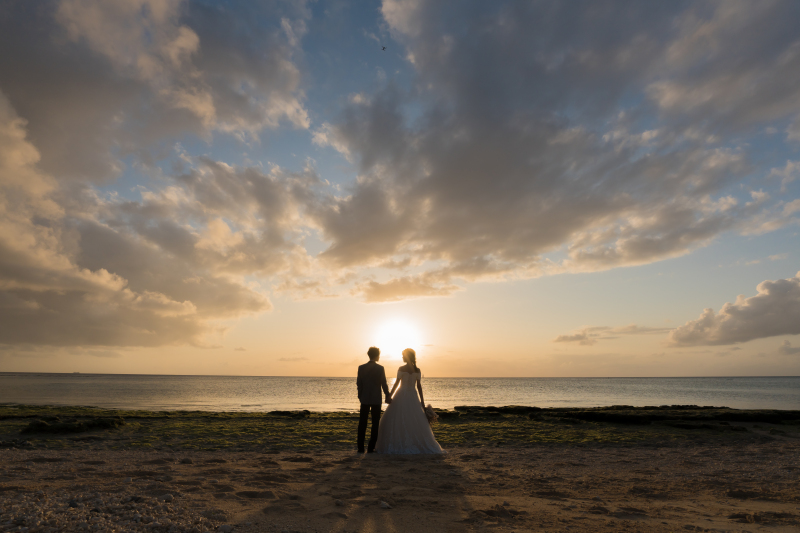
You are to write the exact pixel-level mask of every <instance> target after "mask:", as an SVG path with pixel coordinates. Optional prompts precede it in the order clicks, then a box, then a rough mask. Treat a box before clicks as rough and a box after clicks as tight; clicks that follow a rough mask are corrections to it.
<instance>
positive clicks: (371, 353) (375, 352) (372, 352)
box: [367, 346, 381, 359]
mask: <svg viewBox="0 0 800 533" xmlns="http://www.w3.org/2000/svg"><path fill="white" fill-rule="evenodd" d="M380 354H381V351H380V349H379V348H376V347H374V346H371V347H370V349H369V350H367V355H368V356H369V358H370V359H375V358H376V357H378V356H379V355H380Z"/></svg>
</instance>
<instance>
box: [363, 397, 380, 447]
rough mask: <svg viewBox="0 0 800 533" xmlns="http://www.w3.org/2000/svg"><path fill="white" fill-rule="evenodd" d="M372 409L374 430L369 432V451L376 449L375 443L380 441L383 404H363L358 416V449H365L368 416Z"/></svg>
mask: <svg viewBox="0 0 800 533" xmlns="http://www.w3.org/2000/svg"><path fill="white" fill-rule="evenodd" d="M370 411H372V432H370V434H369V448H367V450H368V451H370V452H371V451H373V450H374V449H375V443H376V442H378V425H379V424H380V422H381V406H380V405H365V404H363V403H362V404H361V413H360V416H359V418H358V451H360V452H363V451H364V438H365V437H366V436H367V416H368V415H369V412H370Z"/></svg>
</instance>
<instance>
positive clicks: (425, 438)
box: [375, 348, 445, 454]
mask: <svg viewBox="0 0 800 533" xmlns="http://www.w3.org/2000/svg"><path fill="white" fill-rule="evenodd" d="M403 361H404V362H405V363H406V364H405V365H403V366H401V367H400V368H399V369H398V370H397V379H396V380H395V382H394V386H393V387H392V392H390V393H389V396H390V397H392V403H390V404H389V405H388V406H387V407H386V412H385V413H384V415H383V416H382V417H381V422H380V427H379V428H378V442H377V444H376V445H375V451H376V452H378V453H390V454H407V453H445V451H444V450H443V449H442V447H441V446H439V443H438V442H436V439H435V438H434V436H433V431H431V426H430V424H428V418H427V417H426V416H425V412H424V408H425V398H424V397H423V395H422V383H421V382H420V379H421V377H422V372H421V371H420V369H419V368H417V354H416V352H414V350H412V349H411V348H406V349H405V350H403ZM415 385H416V388H417V390H419V396H417V390H414V386H415ZM398 386H399V387H400V390H399V391H397V394H396V395H395V393H394V392H395V390H397V387H398Z"/></svg>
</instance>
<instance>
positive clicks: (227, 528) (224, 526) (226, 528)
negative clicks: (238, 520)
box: [217, 524, 233, 533]
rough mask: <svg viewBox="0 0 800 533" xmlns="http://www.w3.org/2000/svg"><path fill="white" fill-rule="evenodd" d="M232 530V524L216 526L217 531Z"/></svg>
mask: <svg viewBox="0 0 800 533" xmlns="http://www.w3.org/2000/svg"><path fill="white" fill-rule="evenodd" d="M231 531H233V526H232V525H230V524H222V525H221V526H219V528H217V532H218V533H231Z"/></svg>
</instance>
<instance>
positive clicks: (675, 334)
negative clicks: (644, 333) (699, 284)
mask: <svg viewBox="0 0 800 533" xmlns="http://www.w3.org/2000/svg"><path fill="white" fill-rule="evenodd" d="M757 290H758V294H757V295H755V296H751V297H750V298H746V297H745V296H743V295H739V296H738V297H737V298H736V301H735V302H734V303H726V304H725V305H723V306H722V309H720V311H719V313H717V314H715V313H714V310H713V309H710V308H709V309H706V310H704V311H703V313H702V314H701V315H700V317H699V318H697V319H696V320H690V321H689V322H687V323H686V324H684V325H682V326H680V327H678V328H676V329H674V330H673V331H671V332H670V334H669V342H670V344H671V345H673V346H712V345H726V344H737V343H742V342H747V341H751V340H754V339H763V338H767V337H775V336H778V335H798V334H800V320H799V319H798V317H800V272H798V275H797V276H795V277H793V278H788V279H779V280H775V281H769V280H768V281H763V282H761V283H759V284H758V287H757Z"/></svg>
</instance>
